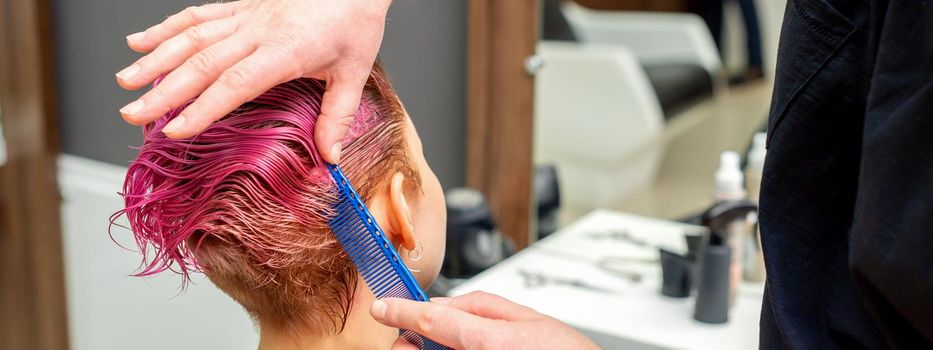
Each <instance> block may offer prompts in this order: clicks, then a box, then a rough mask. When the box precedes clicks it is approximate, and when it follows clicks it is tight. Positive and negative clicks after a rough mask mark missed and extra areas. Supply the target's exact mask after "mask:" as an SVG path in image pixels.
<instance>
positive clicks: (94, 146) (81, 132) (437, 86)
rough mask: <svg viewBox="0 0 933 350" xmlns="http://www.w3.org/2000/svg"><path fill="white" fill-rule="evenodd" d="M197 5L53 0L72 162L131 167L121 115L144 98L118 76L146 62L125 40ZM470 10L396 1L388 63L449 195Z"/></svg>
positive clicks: (131, 140)
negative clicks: (87, 160)
mask: <svg viewBox="0 0 933 350" xmlns="http://www.w3.org/2000/svg"><path fill="white" fill-rule="evenodd" d="M203 2H204V1H195V0H159V1H151V0H124V1H112V0H54V1H53V6H54V16H55V22H54V23H55V34H56V38H55V41H56V51H57V58H56V59H57V69H58V72H57V73H58V95H59V109H60V114H59V115H60V118H61V121H60V125H61V137H62V148H63V151H64V152H65V153H69V154H73V155H77V156H82V157H87V158H92V159H96V160H101V161H105V162H109V163H113V164H117V165H127V164H128V163H129V161H130V160H132V159H133V156H134V155H135V151H134V150H132V149H130V148H129V146H137V145H139V143H140V140H141V138H140V132H139V129H138V128H136V127H133V126H130V125H128V124H126V123H124V122H123V120H122V119H121V118H120V115H119V114H118V113H117V110H118V109H119V108H120V107H122V106H123V105H124V104H125V103H128V102H129V101H131V100H133V99H134V98H136V97H138V96H139V95H141V93H140V92H127V91H124V90H122V89H120V88H119V87H118V86H117V84H116V82H115V81H114V76H113V74H114V73H115V72H117V71H118V70H120V69H121V68H123V67H125V66H127V65H129V64H130V63H132V62H133V60H134V59H136V58H137V57H138V54H136V53H134V52H133V51H131V50H129V49H128V48H127V47H126V44H125V39H124V36H125V35H127V34H130V33H134V32H137V31H140V30H143V29H145V28H146V26H148V25H151V24H154V23H157V22H158V21H161V20H162V19H164V18H165V16H167V15H169V14H171V13H173V12H175V11H178V10H180V9H182V8H184V7H185V6H188V5H190V4H200V3H203ZM465 56H466V1H458V0H444V1H436V0H405V1H396V2H395V4H394V5H392V9H391V10H390V11H389V19H388V24H387V28H386V34H385V39H384V43H383V48H382V53H381V57H382V60H383V62H384V63H385V66H386V69H387V70H388V71H389V75H390V77H391V78H392V81H393V83H394V84H395V87H396V89H397V90H398V93H399V95H401V98H402V101H403V102H404V103H405V106H406V107H407V108H408V112H409V114H411V116H412V119H413V120H414V122H415V125H416V126H417V128H418V130H419V132H420V134H421V137H422V139H423V141H424V148H425V154H426V156H427V158H428V162H429V163H430V164H431V166H432V167H433V168H434V171H435V172H436V173H437V175H438V177H439V178H440V180H441V183H443V184H444V187H445V188H449V187H453V186H460V185H462V184H463V182H464V176H463V174H464V159H465V150H464V147H465V145H464V140H465V135H464V134H465V99H466V94H465V88H466V86H465V85H466V82H465V79H466V75H465V68H464V67H465V66H466V59H465Z"/></svg>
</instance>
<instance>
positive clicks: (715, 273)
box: [693, 245, 732, 323]
mask: <svg viewBox="0 0 933 350" xmlns="http://www.w3.org/2000/svg"><path fill="white" fill-rule="evenodd" d="M731 263H732V249H730V248H729V246H726V245H708V246H706V249H704V250H703V258H702V264H701V265H700V281H699V287H698V289H697V300H696V308H695V309H694V313H693V318H694V319H696V320H697V321H700V322H705V323H726V322H727V321H729V264H731Z"/></svg>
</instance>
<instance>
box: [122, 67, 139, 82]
mask: <svg viewBox="0 0 933 350" xmlns="http://www.w3.org/2000/svg"><path fill="white" fill-rule="evenodd" d="M136 73H139V64H136V63H134V64H133V65H131V66H129V67H126V68H123V70H121V71H120V72H119V73H117V78H120V79H121V80H130V79H133V77H135V76H136Z"/></svg>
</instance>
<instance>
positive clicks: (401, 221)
mask: <svg viewBox="0 0 933 350" xmlns="http://www.w3.org/2000/svg"><path fill="white" fill-rule="evenodd" d="M404 184H405V175H404V174H402V173H401V172H397V173H395V175H392V182H391V183H390V184H389V212H390V213H389V223H390V225H392V231H393V232H397V233H398V235H399V237H398V239H399V243H401V244H402V246H404V247H405V249H408V250H411V249H415V232H414V231H415V228H414V226H412V224H411V223H412V221H411V210H410V209H409V207H408V199H407V198H405V189H404V186H403V185H404Z"/></svg>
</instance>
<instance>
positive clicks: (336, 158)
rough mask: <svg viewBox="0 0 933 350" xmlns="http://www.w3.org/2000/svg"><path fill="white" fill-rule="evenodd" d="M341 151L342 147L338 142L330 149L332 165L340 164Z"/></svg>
mask: <svg viewBox="0 0 933 350" xmlns="http://www.w3.org/2000/svg"><path fill="white" fill-rule="evenodd" d="M342 150H343V146H342V145H341V144H340V142H337V143H335V144H334V146H333V147H331V148H330V156H331V157H333V158H334V164H337V163H339V162H340V151H342Z"/></svg>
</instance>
